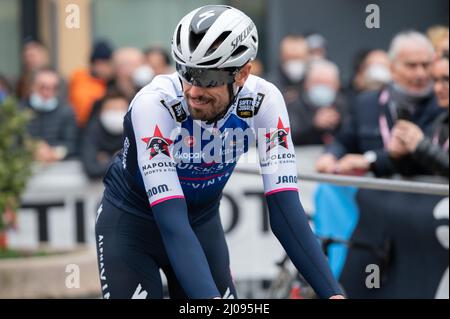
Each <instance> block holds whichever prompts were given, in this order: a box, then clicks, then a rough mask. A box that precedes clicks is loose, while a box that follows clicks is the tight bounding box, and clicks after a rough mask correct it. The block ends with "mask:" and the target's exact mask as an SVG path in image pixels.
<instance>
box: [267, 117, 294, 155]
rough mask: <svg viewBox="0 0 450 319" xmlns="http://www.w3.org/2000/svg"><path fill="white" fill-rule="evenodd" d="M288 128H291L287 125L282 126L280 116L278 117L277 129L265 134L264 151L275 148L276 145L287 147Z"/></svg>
mask: <svg viewBox="0 0 450 319" xmlns="http://www.w3.org/2000/svg"><path fill="white" fill-rule="evenodd" d="M290 130H291V129H290V128H289V127H284V124H283V122H282V121H281V118H280V117H279V118H278V125H277V129H276V130H275V131H274V132H272V133H267V134H266V143H267V150H266V152H269V151H270V150H271V149H273V148H275V147H276V146H278V145H279V146H282V147H284V148H286V149H289V145H288V135H289V131H290Z"/></svg>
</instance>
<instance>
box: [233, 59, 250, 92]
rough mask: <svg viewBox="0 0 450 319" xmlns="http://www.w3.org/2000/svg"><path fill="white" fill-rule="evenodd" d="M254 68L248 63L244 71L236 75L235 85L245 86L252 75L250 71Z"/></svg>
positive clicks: (243, 68)
mask: <svg viewBox="0 0 450 319" xmlns="http://www.w3.org/2000/svg"><path fill="white" fill-rule="evenodd" d="M251 68H252V65H251V63H247V64H246V65H244V66H243V67H242V69H241V70H240V71H239V72H238V74H236V78H235V83H236V85H237V86H240V87H242V86H244V83H245V81H247V79H248V76H249V75H250V70H251Z"/></svg>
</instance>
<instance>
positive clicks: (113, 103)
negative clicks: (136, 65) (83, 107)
mask: <svg viewBox="0 0 450 319" xmlns="http://www.w3.org/2000/svg"><path fill="white" fill-rule="evenodd" d="M99 105H100V109H99V111H98V112H96V113H95V114H96V115H94V116H93V117H92V119H91V121H89V124H88V126H87V128H86V130H85V132H84V136H83V141H82V144H81V150H80V153H81V160H82V163H83V167H84V170H85V172H86V173H87V175H88V176H89V177H90V178H93V179H94V178H100V177H102V176H103V175H104V174H105V173H106V170H107V169H108V167H109V164H110V163H111V160H112V158H113V156H114V155H115V154H116V153H117V151H119V150H120V149H121V147H122V132H123V118H124V116H125V114H126V112H127V109H128V98H127V97H126V96H124V95H123V94H121V93H119V92H118V91H116V90H112V91H110V92H108V93H107V95H106V96H105V97H104V98H103V99H102V100H101V102H100V103H99Z"/></svg>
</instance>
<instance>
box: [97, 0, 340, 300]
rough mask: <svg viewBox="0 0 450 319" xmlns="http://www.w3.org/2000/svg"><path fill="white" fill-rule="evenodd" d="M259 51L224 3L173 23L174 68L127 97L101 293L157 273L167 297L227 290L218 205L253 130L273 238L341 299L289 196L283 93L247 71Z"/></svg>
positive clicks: (219, 294) (317, 284)
mask: <svg viewBox="0 0 450 319" xmlns="http://www.w3.org/2000/svg"><path fill="white" fill-rule="evenodd" d="M257 49H258V34H257V30H256V27H255V24H254V23H253V22H252V20H251V19H250V18H249V17H247V16H246V15H245V14H244V13H242V12H241V11H239V10H237V9H235V8H232V7H229V6H219V5H217V6H215V5H214V6H204V7H201V8H198V9H196V10H194V11H192V12H190V13H189V14H187V15H186V16H185V17H184V18H183V19H182V20H181V21H180V23H179V24H178V26H177V27H176V29H175V32H174V35H173V39H172V56H173V58H174V59H175V62H176V69H177V72H175V73H174V74H171V75H159V76H157V77H155V78H154V80H153V81H152V82H151V83H150V84H149V85H147V86H146V87H144V88H143V89H142V90H141V91H140V92H138V93H137V94H136V96H135V98H134V99H133V101H132V102H131V104H130V107H129V110H128V113H127V114H126V116H125V119H124V145H123V149H122V151H121V153H120V154H119V155H118V156H117V157H116V158H115V160H114V162H113V164H112V165H111V166H110V168H109V170H108V172H107V173H106V176H105V179H104V184H105V192H104V196H103V200H102V204H101V206H100V208H99V210H98V212H97V222H96V238H97V254H98V262H99V271H100V280H101V286H102V292H103V297H104V298H162V294H163V292H162V284H161V277H160V269H161V270H162V271H163V272H164V273H165V275H166V277H167V282H168V289H169V294H170V297H171V298H201V299H207V298H237V295H236V290H235V287H234V284H233V281H232V276H231V272H230V269H229V254H228V248H227V244H226V241H225V236H224V231H223V228H222V225H221V222H220V217H219V203H220V198H221V194H222V190H223V188H224V186H225V183H226V182H227V180H228V178H229V177H230V175H231V173H232V171H233V169H234V167H235V166H236V163H237V160H238V158H239V156H240V155H242V154H243V153H244V152H246V151H247V149H248V147H249V145H250V143H251V142H252V136H253V137H254V139H256V140H257V145H258V150H259V155H260V166H261V168H262V175H263V182H264V189H265V194H266V198H267V204H268V207H269V211H270V220H271V225H272V229H273V231H274V233H275V235H276V236H277V237H278V239H279V240H280V242H281V244H282V245H283V247H284V248H285V250H286V251H287V253H288V254H289V257H290V258H291V259H292V261H293V262H294V264H295V265H296V267H297V268H298V269H299V270H300V271H301V272H302V274H303V275H304V276H305V278H306V279H307V280H308V281H309V282H310V283H311V285H312V286H313V288H314V289H315V290H316V291H317V293H318V294H319V296H321V297H323V298H330V297H333V298H341V297H342V296H341V291H340V289H339V286H338V283H337V282H336V280H335V279H334V278H333V276H332V274H331V272H330V269H329V267H328V264H327V262H326V259H325V257H324V256H323V254H322V252H321V249H320V246H319V244H318V243H317V241H316V239H315V237H314V236H313V234H312V232H311V230H310V228H309V225H308V221H307V218H306V216H305V213H304V210H303V208H302V206H301V204H300V201H299V196H298V190H297V178H296V176H297V171H296V169H297V166H296V164H295V153H294V149H293V145H292V141H291V135H290V130H289V120H288V116H287V112H286V107H285V104H284V101H283V98H282V95H281V94H280V92H279V90H278V89H277V88H276V87H275V86H274V85H272V84H271V83H268V82H266V81H265V80H263V79H261V78H258V77H256V76H252V75H250V68H251V66H250V63H249V62H250V61H252V60H253V59H254V58H255V57H256V53H257ZM261 131H262V132H263V134H259V133H257V132H261ZM248 132H251V134H247V133H248ZM242 133H244V134H243V135H242ZM239 134H241V135H239ZM258 135H259V137H258Z"/></svg>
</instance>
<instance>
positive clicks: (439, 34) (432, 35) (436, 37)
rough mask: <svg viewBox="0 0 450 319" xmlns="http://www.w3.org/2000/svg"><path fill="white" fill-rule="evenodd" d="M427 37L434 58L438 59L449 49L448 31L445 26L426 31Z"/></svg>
mask: <svg viewBox="0 0 450 319" xmlns="http://www.w3.org/2000/svg"><path fill="white" fill-rule="evenodd" d="M427 36H428V38H429V39H430V41H431V44H433V47H434V50H435V52H436V57H437V58H440V57H442V56H443V55H444V52H448V49H449V31H448V27H445V26H434V27H431V28H429V29H428V30H427Z"/></svg>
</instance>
